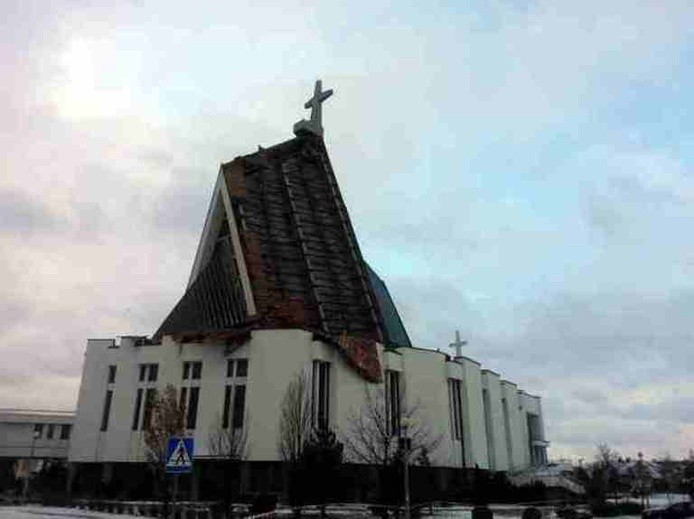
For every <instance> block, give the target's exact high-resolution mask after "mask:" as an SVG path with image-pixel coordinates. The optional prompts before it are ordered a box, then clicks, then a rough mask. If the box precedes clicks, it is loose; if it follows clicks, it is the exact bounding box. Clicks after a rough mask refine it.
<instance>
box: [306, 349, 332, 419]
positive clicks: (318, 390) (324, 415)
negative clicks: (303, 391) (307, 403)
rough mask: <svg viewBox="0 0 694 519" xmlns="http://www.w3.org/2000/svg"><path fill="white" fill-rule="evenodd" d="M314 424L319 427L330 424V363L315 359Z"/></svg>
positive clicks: (313, 380)
mask: <svg viewBox="0 0 694 519" xmlns="http://www.w3.org/2000/svg"><path fill="white" fill-rule="evenodd" d="M311 382H312V385H313V387H312V389H313V391H312V394H313V424H314V426H315V427H318V428H319V429H323V428H327V427H328V426H329V424H330V363H329V362H323V361H320V360H314V361H313V377H312V380H311Z"/></svg>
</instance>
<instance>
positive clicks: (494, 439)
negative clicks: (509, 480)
mask: <svg viewBox="0 0 694 519" xmlns="http://www.w3.org/2000/svg"><path fill="white" fill-rule="evenodd" d="M482 387H483V389H485V390H486V391H487V394H488V408H489V416H488V417H487V416H485V419H486V420H488V421H489V432H490V435H489V436H490V438H488V440H487V445H488V449H489V453H490V454H489V458H490V468H492V469H493V470H508V469H509V458H508V451H507V450H506V435H505V431H504V415H503V409H502V407H501V396H502V391H501V377H500V376H499V374H498V373H495V372H493V371H490V370H482Z"/></svg>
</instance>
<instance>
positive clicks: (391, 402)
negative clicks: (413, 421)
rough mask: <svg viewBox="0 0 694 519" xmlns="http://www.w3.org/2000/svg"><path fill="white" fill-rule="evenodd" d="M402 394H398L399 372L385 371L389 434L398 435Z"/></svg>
mask: <svg viewBox="0 0 694 519" xmlns="http://www.w3.org/2000/svg"><path fill="white" fill-rule="evenodd" d="M401 404H402V395H401V394H400V373H399V372H398V371H393V370H387V371H386V419H387V421H388V432H389V433H390V434H391V435H394V436H399V435H400V425H401V419H402V409H401Z"/></svg>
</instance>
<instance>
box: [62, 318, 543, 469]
mask: <svg viewBox="0 0 694 519" xmlns="http://www.w3.org/2000/svg"><path fill="white" fill-rule="evenodd" d="M378 356H379V361H380V365H381V366H382V369H383V374H384V377H383V379H384V380H385V379H386V378H387V377H388V376H390V377H393V376H394V375H388V374H389V373H397V375H395V376H396V377H397V378H398V379H399V384H398V385H399V388H400V392H401V399H402V401H403V403H404V405H412V406H416V407H417V409H418V411H417V415H416V418H415V419H416V420H421V421H422V422H423V423H425V424H426V425H427V427H428V429H429V430H430V431H431V433H432V434H433V435H435V436H436V437H440V439H441V441H440V443H439V445H438V447H437V448H436V450H435V451H434V452H431V453H429V457H430V461H431V464H432V465H433V466H441V467H462V466H463V458H464V464H465V465H464V466H465V467H468V468H471V467H479V468H483V469H489V470H494V471H509V472H516V471H520V470H523V469H526V468H529V467H532V466H537V465H540V464H542V463H544V462H545V461H546V453H545V451H546V445H547V443H546V441H545V437H544V427H543V417H542V407H541V402H540V398H539V397H536V396H532V395H529V394H527V393H525V392H524V391H521V390H519V389H518V388H517V386H516V385H515V384H513V383H511V382H508V381H505V380H501V379H500V377H499V375H497V374H496V373H494V372H492V371H488V370H484V369H482V368H481V366H480V364H479V363H477V362H475V361H474V360H471V359H468V358H466V357H459V358H456V359H453V358H451V357H449V356H447V355H445V354H443V353H441V352H438V351H434V350H428V349H420V348H412V347H407V348H398V349H388V350H386V349H384V348H383V347H381V346H380V345H379V347H378ZM314 363H320V364H321V365H323V366H324V368H323V370H324V371H323V372H325V371H326V370H327V372H328V373H329V376H327V377H325V375H321V376H322V377H323V378H327V382H322V383H321V384H320V387H321V388H323V389H322V391H323V394H321V395H320V396H319V395H315V398H319V399H321V400H323V401H326V402H327V405H326V406H325V408H326V411H325V413H326V418H327V423H328V424H329V426H330V427H331V428H332V429H334V430H335V431H336V432H337V434H338V437H340V436H341V435H345V434H347V433H348V431H349V421H350V420H351V419H352V418H353V417H354V416H355V414H356V413H359V412H361V411H362V406H363V405H364V403H365V400H366V394H367V391H370V392H374V391H378V390H382V389H383V383H373V382H368V381H366V380H365V379H364V378H362V377H361V376H360V375H359V374H358V373H357V372H356V371H355V370H354V369H353V368H352V367H351V366H350V365H349V363H348V361H347V359H346V358H345V356H344V355H343V354H342V353H341V352H340V351H339V349H338V348H336V347H335V346H334V345H332V344H329V343H326V342H323V341H322V340H320V339H317V338H316V337H315V335H314V334H312V333H311V332H308V331H305V330H300V329H295V330H255V331H253V332H252V333H251V334H250V338H249V339H248V340H247V341H246V342H245V343H244V344H242V345H240V346H233V347H230V346H225V345H224V344H214V343H184V344H181V343H177V342H174V341H173V339H172V338H170V337H168V336H166V337H164V339H163V340H162V342H161V344H148V342H147V341H146V340H145V339H144V338H139V337H123V338H122V339H121V340H120V342H119V343H117V342H116V341H115V340H111V339H95V340H90V341H88V344H87V351H86V355H85V362H84V368H83V373H82V383H81V386H80V391H79V398H78V407H77V416H76V419H75V424H74V431H73V434H72V441H71V442H70V452H69V461H70V462H75V463H95V462H97V463H103V462H142V461H145V459H146V458H145V443H144V427H145V421H147V420H148V419H149V418H148V416H149V415H150V410H149V409H148V407H149V406H148V402H149V401H151V398H152V395H153V392H154V391H162V390H163V388H165V387H166V386H167V385H169V384H170V385H173V386H174V387H175V388H176V390H177V392H178V395H179V398H182V399H183V400H184V401H185V408H186V410H185V422H186V431H187V435H189V436H191V437H193V438H194V439H195V456H196V457H208V456H210V455H211V454H212V452H210V445H209V437H210V435H211V434H213V433H214V432H215V431H217V430H219V429H220V427H221V428H230V427H232V428H244V429H245V431H246V433H247V444H246V449H245V453H244V454H245V456H244V457H245V459H246V460H248V461H251V462H253V461H280V456H279V451H278V429H279V416H280V409H281V405H282V404H281V403H282V399H283V397H284V394H285V392H286V390H287V387H288V385H289V383H290V381H291V380H292V379H293V377H295V376H296V374H298V373H302V372H303V373H306V374H307V376H308V377H313V376H319V375H314V373H319V371H320V370H315V369H313V365H314ZM456 424H458V425H457V426H456ZM347 455H348V453H347ZM345 461H351V460H350V459H349V458H347V459H346V460H345Z"/></svg>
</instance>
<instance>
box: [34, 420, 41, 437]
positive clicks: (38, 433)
mask: <svg viewBox="0 0 694 519" xmlns="http://www.w3.org/2000/svg"><path fill="white" fill-rule="evenodd" d="M42 434H43V424H42V423H37V424H36V425H34V436H35V437H36V439H39V438H41V435H42Z"/></svg>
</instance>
